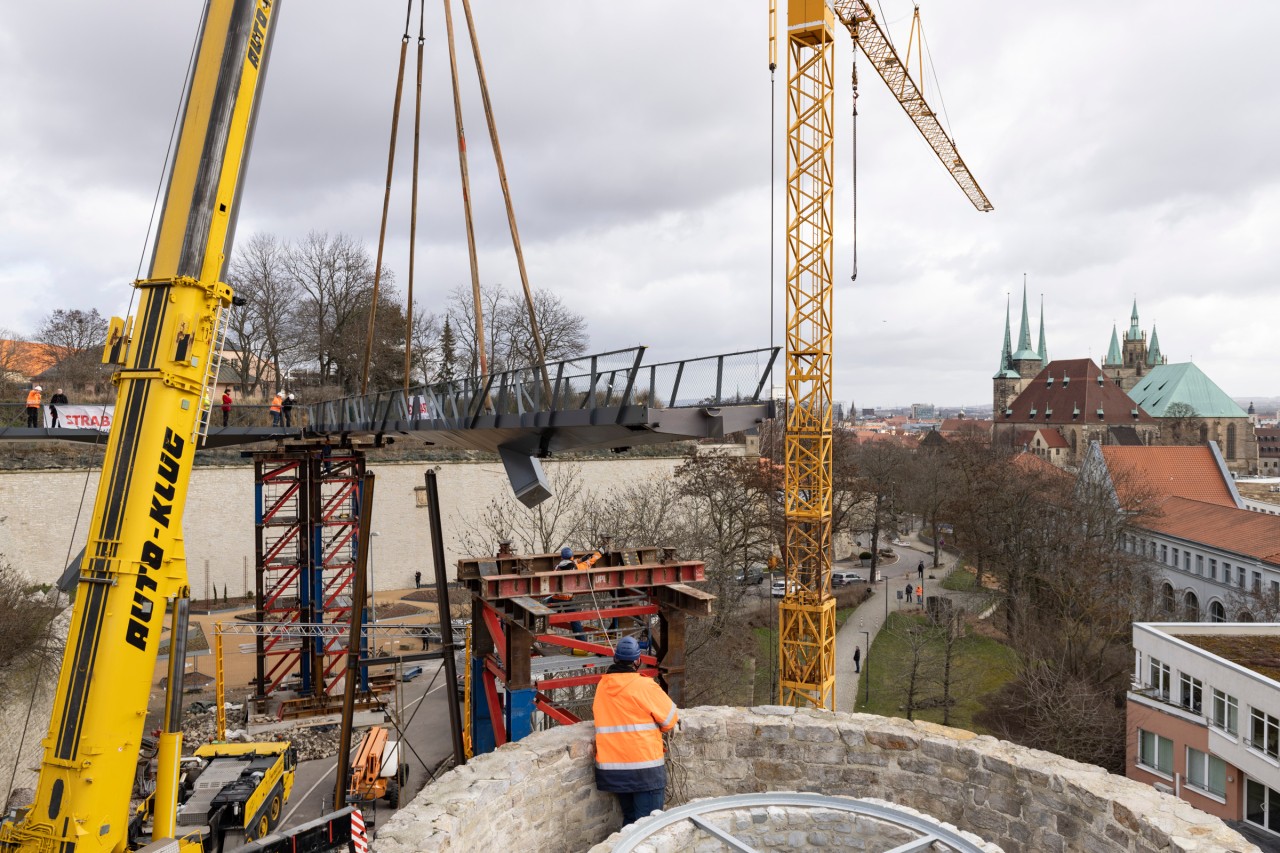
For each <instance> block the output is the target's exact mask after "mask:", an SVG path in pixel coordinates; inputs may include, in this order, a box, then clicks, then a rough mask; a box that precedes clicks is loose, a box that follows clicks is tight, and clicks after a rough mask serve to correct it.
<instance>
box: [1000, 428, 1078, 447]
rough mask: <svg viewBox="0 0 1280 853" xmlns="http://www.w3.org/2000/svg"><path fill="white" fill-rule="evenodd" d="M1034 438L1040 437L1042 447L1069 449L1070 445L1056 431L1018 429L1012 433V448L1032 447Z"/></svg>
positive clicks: (1034, 441)
mask: <svg viewBox="0 0 1280 853" xmlns="http://www.w3.org/2000/svg"><path fill="white" fill-rule="evenodd" d="M1036 436H1039V437H1040V444H1041V445H1043V446H1044V447H1070V446H1071V445H1070V444H1069V443H1068V442H1067V440H1066V439H1065V438H1063V437H1062V433H1060V432H1058V431H1057V430H1056V429H1020V430H1016V431H1014V433H1013V446H1014V447H1034V446H1035V443H1036Z"/></svg>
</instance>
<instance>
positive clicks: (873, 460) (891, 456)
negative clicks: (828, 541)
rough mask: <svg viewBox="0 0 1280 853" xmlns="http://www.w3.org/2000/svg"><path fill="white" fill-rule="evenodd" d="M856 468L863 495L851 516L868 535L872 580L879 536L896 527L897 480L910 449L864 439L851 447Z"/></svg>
mask: <svg viewBox="0 0 1280 853" xmlns="http://www.w3.org/2000/svg"><path fill="white" fill-rule="evenodd" d="M851 459H852V464H853V466H854V471H855V472H856V473H855V474H854V476H855V477H856V486H855V487H854V488H855V489H857V491H860V492H861V493H862V495H863V496H864V497H863V499H862V500H861V502H859V503H858V504H857V505H856V506H855V507H854V508H853V509H852V510H851V513H850V514H851V518H852V521H853V523H854V525H856V527H857V528H858V529H860V530H865V531H867V534H868V535H869V536H870V538H871V541H870V546H871V547H870V548H869V549H868V550H870V551H871V578H870V580H871V582H872V583H875V582H876V581H877V580H879V578H878V577H877V576H876V567H877V566H878V565H879V560H880V554H879V552H880V539H881V537H882V536H884V535H891V534H893V533H895V532H896V531H897V529H898V525H899V518H900V514H901V502H902V501H903V499H904V498H905V492H906V484H905V482H899V479H900V471H901V470H902V468H903V466H904V465H905V464H906V463H907V461H908V459H909V451H908V450H907V449H906V448H904V447H902V446H901V445H898V444H894V443H892V442H888V441H869V442H864V443H862V444H859V445H857V446H856V448H853V449H851Z"/></svg>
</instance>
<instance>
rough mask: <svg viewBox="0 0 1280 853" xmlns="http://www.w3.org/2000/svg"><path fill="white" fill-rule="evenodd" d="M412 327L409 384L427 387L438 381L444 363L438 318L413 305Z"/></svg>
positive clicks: (441, 333) (419, 306) (441, 331)
mask: <svg viewBox="0 0 1280 853" xmlns="http://www.w3.org/2000/svg"><path fill="white" fill-rule="evenodd" d="M412 326H413V328H412V330H411V331H410V333H409V342H410V351H409V360H410V365H409V383H410V384H422V385H429V384H431V383H433V382H437V381H439V380H440V378H441V377H440V373H441V368H442V365H443V361H444V359H443V351H444V346H443V344H444V342H443V340H442V337H443V330H442V329H441V325H440V316H439V315H438V314H433V313H431V312H429V311H426V310H424V309H423V308H422V306H421V305H418V304H415V305H414V306H413V324H412ZM450 332H451V333H452V330H450Z"/></svg>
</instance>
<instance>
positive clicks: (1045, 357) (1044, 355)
mask: <svg viewBox="0 0 1280 853" xmlns="http://www.w3.org/2000/svg"><path fill="white" fill-rule="evenodd" d="M1039 354H1040V363H1041V364H1048V363H1049V353H1048V351H1047V350H1046V349H1045V346H1044V294H1043V293H1042V294H1040V349H1039Z"/></svg>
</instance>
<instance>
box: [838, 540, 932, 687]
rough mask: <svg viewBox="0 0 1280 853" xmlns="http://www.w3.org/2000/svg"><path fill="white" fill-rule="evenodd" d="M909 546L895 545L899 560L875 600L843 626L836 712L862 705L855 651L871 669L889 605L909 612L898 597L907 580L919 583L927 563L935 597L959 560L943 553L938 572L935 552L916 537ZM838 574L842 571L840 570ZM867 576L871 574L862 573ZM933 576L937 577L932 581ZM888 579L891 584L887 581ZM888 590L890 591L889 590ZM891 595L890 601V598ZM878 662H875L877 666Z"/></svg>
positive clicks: (887, 570)
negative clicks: (921, 568) (872, 653)
mask: <svg viewBox="0 0 1280 853" xmlns="http://www.w3.org/2000/svg"><path fill="white" fill-rule="evenodd" d="M905 541H906V542H907V545H905V546H903V545H895V546H894V550H895V551H897V552H898V555H899V560H898V561H897V562H896V563H894V564H893V565H892V566H885V567H883V568H884V571H882V572H881V579H880V582H879V583H877V584H876V587H875V592H874V594H873V595H872V596H871V598H869V599H867V600H866V601H864V602H863V603H862V604H860V605H859V606H858V609H857V610H855V611H854V612H853V613H852V614H850V616H849V618H848V619H846V620H845V623H844V625H843V626H841V628H840V630H839V631H838V632H837V633H836V710H837V711H853V710H855V709H856V707H857V701H858V674H857V672H855V670H854V666H853V650H854V649H855V648H858V647H860V648H861V649H862V665H863V666H866V665H868V663H869V662H870V661H869V655H868V653H867V650H868V648H869V647H870V644H871V642H873V641H874V640H875V638H876V634H877V633H878V632H879V631H880V628H881V626H883V625H884V619H885V614H886V612H887V610H886V602H887V605H888V608H889V609H890V610H892V609H905V607H906V603H905V601H904V602H899V600H898V597H897V593H898V592H904V591H905V590H904V587H905V586H906V580H907V579H910V580H911V581H912V582H913V583H915V582H917V579H918V577H919V575H918V574H917V568H918V566H919V565H920V561H921V560H924V565H925V580H924V594H925V596H929V595H935V594H937V593H938V592H940V591H941V590H942V579H943V578H945V577H946V576H947V572H949V571H951V569H952V567H953V566H954V565H955V557H954V556H953V555H951V554H948V553H947V552H945V551H942V552H940V553H939V555H938V568H937V569H934V568H933V549H932V547H931V546H929V545H925V544H924V543H922V542H920V540H919V539H918V538H917V537H916V536H915V534H912V535H911V536H909V537H908V538H907V539H906V540H905ZM837 571H838V569H837ZM861 571H862V572H863V574H866V573H867V571H869V570H861ZM930 575H933V577H932V578H930ZM886 579H887V580H886ZM886 587H887V589H886ZM886 595H887V597H886ZM877 663H878V662H871V665H872V666H875V665H876V664H877Z"/></svg>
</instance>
